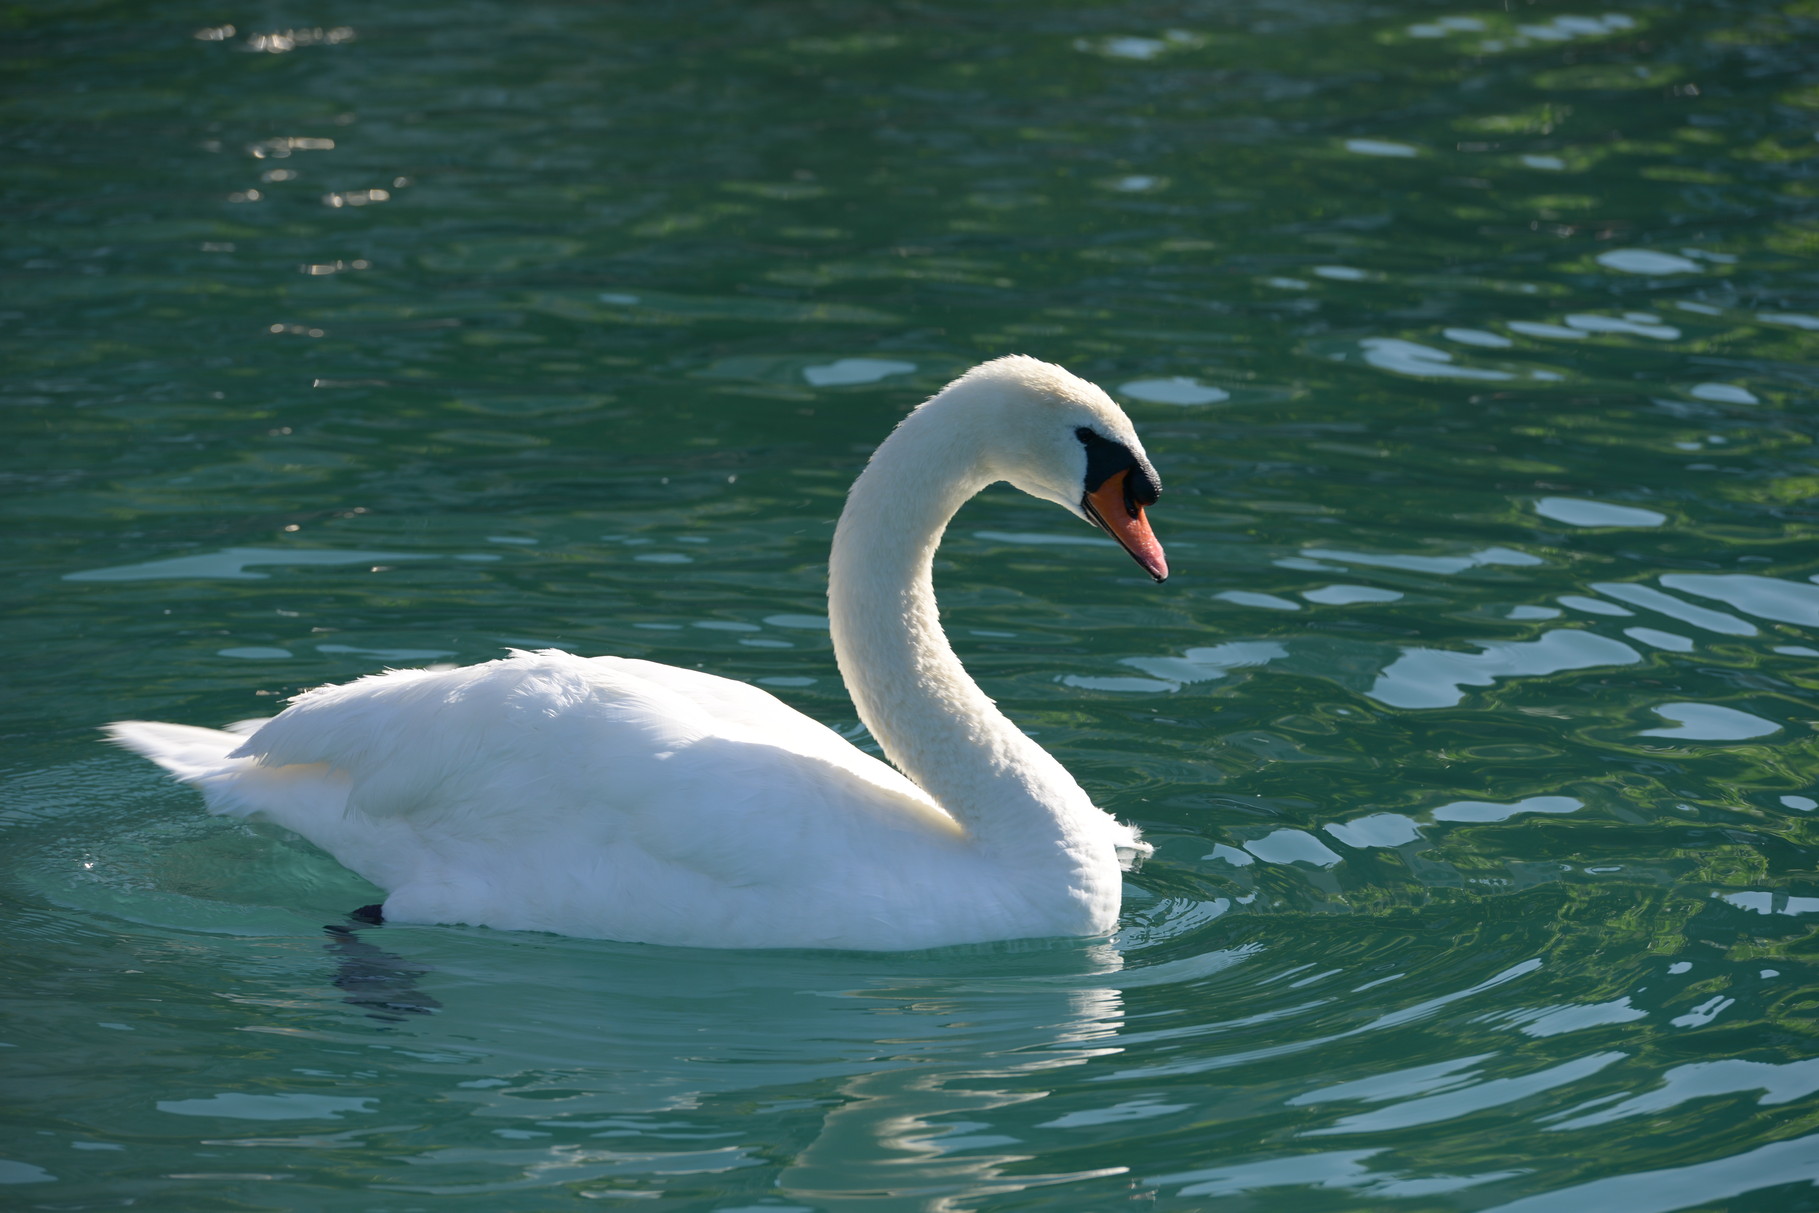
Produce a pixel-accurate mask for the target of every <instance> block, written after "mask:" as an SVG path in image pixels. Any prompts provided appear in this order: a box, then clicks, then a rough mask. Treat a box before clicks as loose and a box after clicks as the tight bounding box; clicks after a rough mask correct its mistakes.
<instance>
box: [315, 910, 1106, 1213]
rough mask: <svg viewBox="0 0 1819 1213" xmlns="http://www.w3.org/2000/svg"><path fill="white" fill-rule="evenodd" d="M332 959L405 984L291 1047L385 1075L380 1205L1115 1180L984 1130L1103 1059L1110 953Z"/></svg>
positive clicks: (622, 952) (374, 942)
mask: <svg viewBox="0 0 1819 1213" xmlns="http://www.w3.org/2000/svg"><path fill="white" fill-rule="evenodd" d="M380 945H384V947H383V949H381V948H380ZM353 946H354V947H356V948H357V949H364V948H372V949H374V950H375V951H381V950H383V951H384V952H389V953H393V954H394V955H393V959H392V960H390V961H388V962H387V963H384V964H379V963H377V962H376V961H375V959H374V957H373V956H372V955H369V954H367V953H366V952H364V951H361V952H360V954H359V955H358V956H355V957H353V958H352V959H353V960H354V961H355V962H357V964H358V966H359V967H360V968H361V971H362V972H366V973H375V972H377V973H383V974H386V975H399V974H410V975H412V981H411V982H410V983H407V985H409V986H410V988H408V989H405V991H404V992H403V993H401V992H400V990H401V987H400V986H398V985H397V984H395V983H394V984H393V985H391V986H387V987H386V989H385V990H384V991H382V993H383V995H384V997H383V998H382V999H381V1001H382V1002H383V1003H384V1008H383V1009H384V1011H385V1013H386V1015H387V1016H388V1017H389V1019H390V1021H391V1022H388V1023H387V1024H386V1026H385V1028H384V1029H383V1030H384V1032H385V1038H384V1042H383V1043H375V1042H374V1040H373V1037H372V1029H371V1027H370V1026H368V1027H365V1028H362V1027H359V1026H357V1025H354V1024H353V1023H351V1022H350V1023H348V1024H347V1026H346V1028H345V1029H344V1030H339V1031H332V1032H328V1033H321V1032H306V1033H302V1034H303V1035H307V1036H312V1037H315V1038H317V1040H319V1041H320V1040H323V1039H324V1038H332V1039H333V1040H334V1041H336V1042H337V1045H338V1046H339V1047H345V1046H346V1045H350V1044H354V1043H356V1042H362V1043H364V1044H365V1047H366V1048H368V1049H375V1050H379V1051H381V1052H383V1053H386V1054H389V1062H388V1064H387V1070H388V1071H389V1072H388V1073H386V1074H385V1075H384V1080H385V1083H386V1088H387V1089H388V1090H389V1092H390V1093H389V1094H382V1095H381V1101H382V1103H383V1104H384V1105H386V1107H385V1111H386V1112H387V1113H390V1114H391V1115H393V1116H402V1117H403V1118H404V1119H406V1120H409V1121H413V1122H418V1127H416V1128H414V1129H406V1130H402V1131H401V1133H400V1138H401V1144H402V1142H414V1143H416V1145H417V1148H416V1149H414V1150H410V1151H406V1152H404V1153H403V1154H402V1157H400V1155H399V1154H397V1153H393V1154H392V1158H393V1159H394V1160H395V1162H394V1163H393V1164H392V1166H391V1167H390V1168H389V1169H390V1171H391V1173H390V1174H388V1175H386V1176H385V1177H384V1179H383V1180H382V1181H381V1183H382V1186H386V1187H391V1188H395V1189H400V1190H409V1191H417V1192H433V1193H438V1194H457V1193H476V1192H481V1191H487V1192H497V1191H510V1190H535V1189H541V1188H545V1187H547V1186H549V1185H551V1184H563V1185H568V1184H574V1183H577V1182H581V1183H582V1184H583V1185H584V1188H585V1190H586V1191H588V1192H592V1193H594V1194H597V1195H602V1196H609V1195H630V1194H631V1193H632V1191H634V1190H635V1191H637V1192H643V1193H648V1194H652V1195H655V1194H657V1193H661V1192H665V1191H667V1190H669V1189H670V1188H671V1187H672V1186H674V1185H676V1184H678V1183H683V1184H685V1186H686V1187H687V1188H688V1189H689V1190H692V1191H694V1192H696V1193H700V1192H702V1191H703V1187H702V1185H703V1184H704V1182H707V1181H708V1180H709V1179H710V1175H711V1174H714V1173H717V1174H719V1175H721V1176H722V1177H723V1178H724V1179H725V1180H726V1182H727V1183H728V1184H729V1185H730V1187H729V1189H726V1190H722V1189H718V1188H717V1189H716V1191H717V1192H723V1198H724V1196H730V1195H731V1194H732V1193H733V1192H736V1191H748V1190H750V1189H751V1188H752V1187H753V1186H754V1182H756V1186H757V1187H759V1188H762V1189H764V1190H767V1191H769V1192H771V1193H776V1192H781V1193H784V1194H787V1195H789V1196H790V1197H792V1198H795V1199H798V1200H800V1201H801V1202H802V1203H804V1204H808V1205H813V1206H814V1207H816V1208H840V1207H843V1206H844V1205H845V1204H847V1203H848V1202H849V1201H851V1202H858V1201H863V1202H864V1203H866V1205H867V1206H868V1207H871V1208H875V1207H878V1202H879V1200H880V1199H881V1198H886V1203H887V1207H888V1205H889V1204H890V1203H891V1200H890V1199H889V1198H891V1197H892V1196H893V1195H894V1196H895V1197H896V1198H899V1199H901V1200H902V1201H904V1202H905V1203H904V1206H903V1207H906V1208H909V1207H914V1208H930V1209H940V1208H946V1207H948V1206H949V1204H950V1203H951V1202H953V1201H956V1200H960V1199H961V1198H976V1197H978V1196H980V1195H984V1194H989V1193H993V1192H1010V1191H1015V1190H1018V1189H1022V1188H1027V1187H1031V1186H1037V1185H1045V1184H1055V1183H1063V1182H1069V1181H1075V1180H1081V1179H1086V1178H1089V1177H1094V1176H1106V1175H1115V1174H1118V1173H1119V1172H1121V1171H1122V1170H1124V1168H1122V1167H1117V1166H1112V1167H1104V1166H1101V1167H1098V1168H1096V1169H1085V1170H1065V1169H1064V1170H1049V1169H1046V1168H1044V1167H1043V1166H1042V1164H1041V1163H1040V1162H1039V1161H1035V1162H1033V1161H1032V1160H1033V1159H1036V1158H1038V1156H1039V1155H1040V1154H1042V1153H1043V1152H1044V1151H1043V1150H1040V1149H1037V1148H1035V1147H1033V1146H1030V1145H1026V1144H1025V1143H1023V1142H1020V1141H1019V1140H1018V1139H1017V1138H1016V1137H1015V1136H1013V1135H1010V1134H1007V1133H1004V1132H1002V1131H1000V1130H999V1129H997V1128H995V1127H994V1123H993V1117H992V1116H991V1113H992V1112H993V1111H994V1110H996V1109H1001V1108H1008V1107H1012V1106H1016V1105H1021V1104H1027V1103H1030V1102H1032V1101H1035V1100H1040V1099H1042V1098H1044V1097H1046V1096H1047V1095H1048V1094H1049V1093H1050V1090H1051V1089H1052V1088H1053V1087H1055V1086H1057V1085H1065V1080H1063V1079H1061V1078H1060V1072H1062V1071H1068V1070H1072V1069H1073V1068H1074V1067H1078V1066H1081V1065H1083V1064H1086V1063H1087V1062H1089V1061H1091V1060H1093V1059H1095V1058H1099V1057H1103V1056H1107V1055H1109V1054H1115V1053H1118V1052H1120V1051H1121V1049H1120V1046H1119V1044H1118V1033H1119V1031H1120V1028H1121V1027H1122V1024H1123V1017H1124V998H1123V994H1122V991H1121V983H1122V980H1123V977H1124V975H1125V974H1124V966H1125V956H1124V955H1123V953H1121V952H1120V951H1119V950H1118V949H1117V948H1116V947H1114V946H1112V945H1109V944H1105V943H1099V944H1091V945H1082V944H1077V943H1052V944H1033V945H1026V946H1022V947H1014V946H1013V947H1006V946H1000V947H994V948H980V949H968V950H949V951H945V952H940V953H926V954H919V955H907V956H893V955H860V954H838V955H815V954H809V953H744V954H739V953H725V952H692V951H685V950H679V949H659V948H638V947H629V946H623V945H617V944H605V943H595V942H591V941H579V940H567V939H556V938H544V937H534V936H516V937H514V936H505V935H502V934H499V935H495V934H493V933H489V932H461V931H449V930H446V929H440V930H432V929H410V928H406V929H393V928H384V929H381V930H378V931H364V932H361V933H360V937H359V938H356V939H355V941H354V945H353ZM342 959H343V961H346V960H348V959H349V957H348V956H347V955H345V954H344V955H343V957H342ZM343 969H344V972H345V970H346V965H345V964H344V966H343ZM349 1001H358V999H350V1000H349ZM438 1002H439V1003H440V1009H439V1011H438V1012H437V1013H436V1014H434V1015H425V1016H421V1017H419V1016H414V1015H413V1016H406V1015H403V1014H401V1013H399V1010H398V1008H399V1007H400V1006H401V1005H402V1004H410V1005H411V1006H416V1007H428V1006H431V1005H433V1004H434V1003H438ZM369 1009H370V1008H369ZM286 1034H287V1035H289V1034H291V1033H286ZM1051 1073H1053V1074H1055V1075H1056V1081H1055V1082H1049V1081H1047V1076H1048V1075H1050V1074H1051ZM388 1119H389V1117H388ZM1052 1144H1053V1143H1052V1142H1051V1143H1050V1145H1052ZM758 1167H762V1168H765V1170H766V1172H767V1173H768V1175H767V1177H766V1178H764V1179H762V1180H759V1179H758V1178H757V1174H756V1173H751V1172H749V1169H750V1168H758ZM740 1172H747V1173H746V1174H743V1175H741V1174H739V1173H740ZM685 1177H686V1179H685ZM772 1199H773V1200H774V1199H775V1197H774V1196H773V1197H772ZM733 1203H734V1204H737V1203H739V1202H738V1201H736V1200H735V1201H734V1202H733ZM954 1207H959V1206H958V1205H955V1206H954Z"/></svg>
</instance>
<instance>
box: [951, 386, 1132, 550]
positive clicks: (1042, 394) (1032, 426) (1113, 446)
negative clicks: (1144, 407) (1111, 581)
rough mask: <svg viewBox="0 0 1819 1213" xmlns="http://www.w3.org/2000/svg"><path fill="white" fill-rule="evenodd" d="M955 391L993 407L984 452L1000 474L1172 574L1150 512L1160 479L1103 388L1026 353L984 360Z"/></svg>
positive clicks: (992, 466)
mask: <svg viewBox="0 0 1819 1213" xmlns="http://www.w3.org/2000/svg"><path fill="white" fill-rule="evenodd" d="M955 389H963V390H964V391H965V394H966V395H968V396H975V395H976V396H978V397H980V398H981V402H982V403H986V402H989V403H988V407H989V408H990V409H991V410H992V413H993V415H992V417H991V425H990V429H989V431H988V432H989V433H990V447H989V450H987V451H985V452H984V455H985V457H986V459H987V462H988V463H989V464H990V466H991V470H992V471H993V472H994V473H995V474H996V475H997V476H999V477H1001V478H1002V479H1004V480H1008V481H1010V482H1011V483H1012V484H1014V485H1016V486H1017V487H1018V488H1020V489H1022V490H1023V491H1024V492H1026V493H1028V494H1029V495H1030V496H1032V497H1040V498H1042V499H1043V500H1044V501H1052V502H1054V503H1055V504H1056V505H1059V506H1061V507H1062V508H1064V509H1066V510H1068V511H1069V512H1071V513H1073V514H1074V515H1076V516H1077V517H1079V518H1082V519H1085V520H1086V521H1087V522H1090V523H1092V524H1093V525H1094V526H1096V527H1099V528H1100V529H1102V530H1104V531H1105V532H1106V533H1107V534H1109V535H1111V537H1112V538H1114V539H1116V540H1117V541H1118V542H1119V543H1120V544H1122V545H1123V546H1124V550H1125V551H1127V552H1129V553H1130V554H1131V556H1132V558H1133V559H1135V560H1136V562H1137V563H1138V564H1140V565H1142V566H1143V570H1144V572H1146V573H1148V574H1149V575H1150V576H1151V577H1154V578H1155V579H1156V580H1157V581H1163V580H1166V579H1167V578H1168V561H1167V560H1166V559H1165V558H1164V556H1163V554H1162V545H1161V544H1160V543H1158V542H1156V536H1155V534H1154V533H1153V532H1151V530H1150V524H1149V519H1148V518H1146V517H1145V516H1144V508H1145V507H1146V506H1150V505H1153V504H1155V501H1156V497H1157V495H1158V494H1160V493H1161V492H1162V480H1161V478H1160V477H1159V476H1157V475H1156V469H1155V467H1154V466H1152V465H1151V463H1150V461H1149V456H1148V455H1146V454H1144V453H1143V443H1142V442H1140V441H1138V439H1137V431H1136V430H1135V429H1134V428H1132V426H1131V421H1130V418H1128V417H1126V416H1125V415H1124V410H1123V409H1121V408H1119V407H1118V406H1117V405H1116V404H1115V403H1113V401H1112V398H1111V397H1110V396H1107V395H1106V394H1105V392H1104V390H1103V389H1101V388H1099V387H1098V386H1096V385H1095V384H1091V383H1088V382H1087V381H1086V380H1084V379H1082V378H1080V377H1079V376H1077V375H1073V374H1070V373H1069V372H1067V371H1064V370H1062V369H1061V368H1060V367H1058V366H1055V365H1053V364H1052V363H1047V362H1042V361H1039V360H1037V359H1035V358H1028V357H1024V356H1022V355H1012V356H1010V357H1008V358H997V359H994V360H993V361H991V362H985V363H981V364H980V365H978V366H976V367H974V368H973V369H972V370H970V371H968V372H967V373H966V374H965V375H963V376H961V377H960V378H959V379H958V380H956V381H955V382H954V383H953V384H952V385H951V386H950V388H949V391H954V390H955ZM944 394H945V393H944Z"/></svg>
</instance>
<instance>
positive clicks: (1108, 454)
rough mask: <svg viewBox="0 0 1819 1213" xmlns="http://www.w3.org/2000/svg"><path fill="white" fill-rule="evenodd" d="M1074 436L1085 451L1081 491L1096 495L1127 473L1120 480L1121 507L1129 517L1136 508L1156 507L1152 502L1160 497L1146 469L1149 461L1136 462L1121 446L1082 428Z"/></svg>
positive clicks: (1153, 477)
mask: <svg viewBox="0 0 1819 1213" xmlns="http://www.w3.org/2000/svg"><path fill="white" fill-rule="evenodd" d="M1074 434H1075V435H1076V436H1077V437H1078V438H1079V439H1080V445H1082V446H1084V447H1085V448H1086V486H1085V487H1086V491H1087V492H1088V493H1095V492H1098V491H1099V486H1100V485H1102V484H1104V483H1105V482H1106V481H1108V480H1110V479H1111V478H1112V477H1113V476H1116V475H1117V474H1118V473H1119V472H1122V471H1127V470H1128V471H1129V472H1130V475H1129V476H1127V477H1125V480H1124V504H1125V505H1126V507H1128V508H1130V511H1131V513H1132V514H1133V515H1134V514H1135V513H1136V512H1137V511H1136V508H1135V507H1137V506H1144V505H1154V504H1155V503H1156V498H1157V497H1159V496H1161V495H1162V485H1161V484H1160V483H1158V482H1157V479H1156V470H1155V469H1154V468H1152V467H1150V465H1149V460H1147V459H1139V458H1137V456H1136V455H1135V454H1134V453H1132V451H1131V449H1130V448H1129V447H1128V446H1125V445H1124V444H1123V443H1122V442H1114V441H1112V440H1111V439H1110V438H1107V437H1106V436H1105V435H1103V434H1101V433H1098V432H1097V431H1095V430H1091V429H1088V428H1087V427H1086V426H1084V425H1083V426H1080V427H1079V428H1078V429H1076V430H1075V431H1074Z"/></svg>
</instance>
